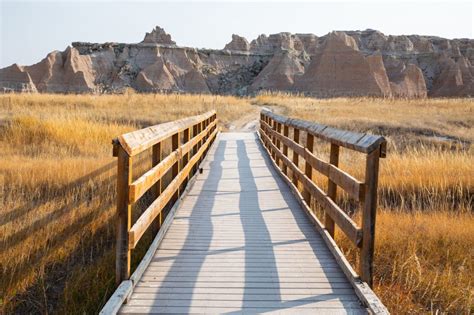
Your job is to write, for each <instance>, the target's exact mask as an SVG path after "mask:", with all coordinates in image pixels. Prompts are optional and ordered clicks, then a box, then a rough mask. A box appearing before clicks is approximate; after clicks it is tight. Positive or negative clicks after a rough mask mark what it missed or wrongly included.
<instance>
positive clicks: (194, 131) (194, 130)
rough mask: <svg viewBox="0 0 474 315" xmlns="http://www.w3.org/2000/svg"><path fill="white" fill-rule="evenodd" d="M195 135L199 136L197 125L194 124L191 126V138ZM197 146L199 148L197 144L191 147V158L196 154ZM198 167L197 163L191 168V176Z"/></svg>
mask: <svg viewBox="0 0 474 315" xmlns="http://www.w3.org/2000/svg"><path fill="white" fill-rule="evenodd" d="M197 135H199V124H196V125H194V126H193V138H194V137H196V136H197ZM198 146H199V143H196V144H195V145H194V146H193V155H192V156H194V155H195V154H196V153H197V151H198ZM198 167H199V165H198V164H197V163H196V164H195V165H194V166H193V172H192V174H193V175H194V174H196V172H197V169H198Z"/></svg>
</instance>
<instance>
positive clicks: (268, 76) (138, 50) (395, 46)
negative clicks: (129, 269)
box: [0, 27, 474, 97]
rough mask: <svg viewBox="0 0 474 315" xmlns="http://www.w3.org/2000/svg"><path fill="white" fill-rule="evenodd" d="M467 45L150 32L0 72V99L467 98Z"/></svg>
mask: <svg viewBox="0 0 474 315" xmlns="http://www.w3.org/2000/svg"><path fill="white" fill-rule="evenodd" d="M473 65H474V40H472V39H454V40H448V39H443V38H439V37H429V36H417V35H413V36H386V35H384V34H382V33H380V32H378V31H374V30H365V31H347V32H331V33H329V34H327V35H325V36H322V37H318V36H316V35H313V34H290V33H279V34H273V35H269V36H266V35H260V36H259V37H258V38H257V39H255V40H252V41H251V42H250V43H249V42H248V41H247V40H246V39H245V38H243V37H241V36H238V35H232V41H231V42H229V43H228V44H227V45H226V46H225V47H224V49H222V50H211V49H195V48H189V47H179V46H177V45H176V43H175V42H174V41H173V40H172V38H171V36H170V35H169V34H167V33H166V32H165V31H164V30H163V29H162V28H160V27H156V28H155V29H154V30H153V31H152V32H151V33H146V35H145V38H144V40H143V41H142V42H140V43H138V44H121V43H104V44H93V43H81V42H75V43H73V44H72V47H68V48H67V49H66V50H65V51H64V52H59V51H55V52H52V53H50V54H49V55H48V56H47V57H46V58H45V59H43V60H42V61H41V62H39V63H37V64H35V65H32V66H18V65H16V64H14V65H12V66H9V67H6V68H3V69H0V91H19V92H53V93H54V92H59V93H84V92H88V93H103V92H110V93H113V92H121V91H123V90H124V89H125V88H128V87H131V88H134V89H136V90H137V91H140V92H190V93H217V94H234V95H248V94H254V93H258V92H259V91H262V90H266V91H287V92H298V93H304V94H307V95H312V96H317V97H335V96H380V97H426V96H436V97H438V96H462V97H469V96H473V95H474V66H473Z"/></svg>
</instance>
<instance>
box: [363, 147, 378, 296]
mask: <svg viewBox="0 0 474 315" xmlns="http://www.w3.org/2000/svg"><path fill="white" fill-rule="evenodd" d="M379 157H380V147H378V148H377V149H376V150H374V151H372V152H370V153H369V154H368V155H367V160H366V163H365V184H366V189H365V199H364V209H363V210H362V248H361V250H360V266H359V267H360V271H359V272H360V275H361V279H362V280H363V281H365V282H367V284H368V285H369V286H370V287H372V284H373V259H374V250H375V219H376V212H377V186H378V174H379Z"/></svg>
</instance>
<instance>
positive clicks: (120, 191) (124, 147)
mask: <svg viewBox="0 0 474 315" xmlns="http://www.w3.org/2000/svg"><path fill="white" fill-rule="evenodd" d="M217 133H218V129H217V115H216V112H215V111H210V112H207V113H205V114H203V115H199V116H194V117H189V118H185V119H180V120H177V121H174V122H168V123H164V124H160V125H156V126H152V127H148V128H145V129H141V130H137V131H133V132H130V133H127V134H124V135H121V136H119V137H118V138H117V139H114V140H113V141H112V143H113V145H114V150H113V153H114V156H117V157H118V169H117V170H118V174H117V244H116V282H117V284H120V283H121V282H122V281H124V280H127V279H129V278H130V260H131V259H130V258H131V251H132V250H133V249H134V248H135V247H136V245H137V244H138V242H139V240H140V238H141V237H142V236H143V234H144V233H145V231H146V230H147V229H148V228H149V227H150V226H153V227H154V232H157V231H158V229H159V227H160V226H161V223H162V222H163V218H162V213H163V209H165V207H166V206H167V205H169V204H170V203H174V202H175V201H176V200H177V199H178V198H179V195H180V193H181V192H182V191H183V189H184V186H185V185H186V184H187V181H188V179H189V178H191V176H192V175H194V174H195V173H196V171H197V170H198V165H199V163H200V162H201V161H202V159H203V158H204V156H205V155H206V154H207V152H208V150H209V147H210V145H211V144H212V143H213V141H214V140H215V138H216V136H217ZM170 139H171V152H170V154H169V155H168V156H166V157H165V158H163V156H162V143H163V141H165V140H170ZM150 148H152V150H151V153H152V167H151V169H149V170H148V171H146V172H145V173H144V174H143V175H142V176H140V177H139V178H138V179H136V180H134V181H132V178H133V176H132V175H133V172H132V169H133V159H134V157H135V156H136V155H138V154H140V153H142V152H144V151H146V150H148V149H150ZM170 170H171V181H170V183H168V184H167V185H166V186H165V185H164V183H163V176H164V175H165V174H167V173H168V171H170ZM147 191H152V192H153V193H152V198H153V202H152V203H151V204H150V205H149V207H148V208H147V209H146V210H145V211H144V212H143V213H142V214H141V216H140V217H139V218H138V219H137V220H136V222H134V223H133V222H132V215H131V214H132V206H133V204H135V203H136V202H137V201H138V200H139V199H140V197H142V196H143V195H144V194H145V193H146V192H147Z"/></svg>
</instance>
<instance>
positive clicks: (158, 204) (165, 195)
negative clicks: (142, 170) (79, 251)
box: [128, 129, 217, 249]
mask: <svg viewBox="0 0 474 315" xmlns="http://www.w3.org/2000/svg"><path fill="white" fill-rule="evenodd" d="M216 135H217V129H216V130H214V132H213V133H212V135H211V136H210V137H209V138H208V141H207V142H206V143H205V144H204V145H203V146H202V147H201V148H200V149H199V151H198V153H197V154H196V155H195V156H193V157H192V159H191V160H190V161H189V163H188V164H187V165H186V166H185V168H184V169H183V170H181V171H180V172H179V173H176V175H175V176H174V179H173V180H172V181H171V182H170V183H169V185H168V186H167V187H166V189H165V190H164V191H163V192H162V194H161V195H160V197H158V198H157V199H156V200H155V201H153V203H152V204H151V205H150V206H149V207H148V208H147V209H146V210H145V211H144V212H143V214H142V215H141V216H140V217H139V218H138V220H137V221H136V222H135V224H134V225H133V226H132V228H131V229H130V231H129V232H128V247H129V248H130V249H133V248H135V246H136V245H137V243H138V241H139V240H140V238H141V237H142V235H143V234H144V233H145V231H146V229H147V228H148V226H149V225H150V224H151V222H152V221H153V220H154V219H155V218H156V217H157V216H158V214H159V213H160V212H161V211H162V210H163V208H164V206H165V205H166V204H167V203H168V202H170V201H171V200H173V198H176V200H177V198H178V197H179V196H177V195H176V193H177V192H178V191H179V187H180V185H181V184H182V183H183V181H184V180H185V179H186V178H187V176H188V175H189V172H190V170H191V168H192V166H193V165H194V164H195V163H197V162H198V161H199V159H200V158H201V157H202V156H203V154H204V151H205V150H206V149H207V147H208V146H209V145H210V143H211V140H212V139H213V138H214V137H215V136H216ZM173 138H174V139H175V141H176V142H175V143H174V145H177V140H176V139H177V136H176V135H175V136H173ZM176 164H177V163H175V165H176ZM174 171H176V172H177V168H176V167H175V169H174Z"/></svg>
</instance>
